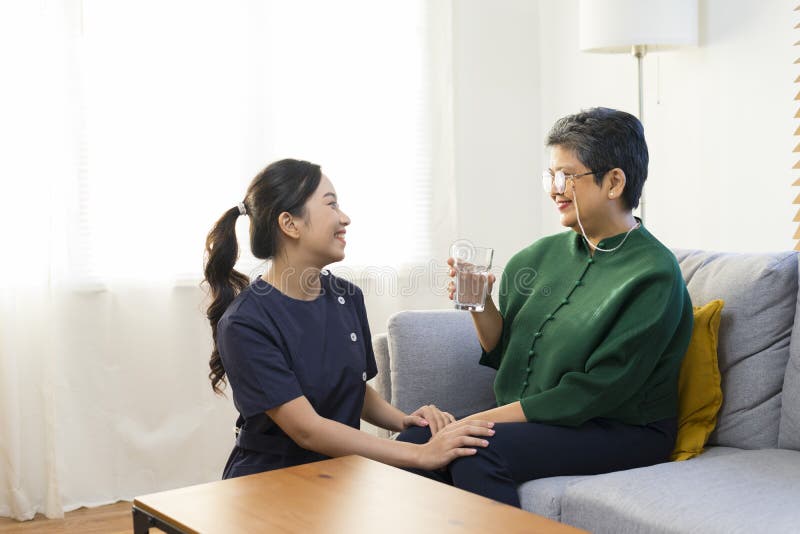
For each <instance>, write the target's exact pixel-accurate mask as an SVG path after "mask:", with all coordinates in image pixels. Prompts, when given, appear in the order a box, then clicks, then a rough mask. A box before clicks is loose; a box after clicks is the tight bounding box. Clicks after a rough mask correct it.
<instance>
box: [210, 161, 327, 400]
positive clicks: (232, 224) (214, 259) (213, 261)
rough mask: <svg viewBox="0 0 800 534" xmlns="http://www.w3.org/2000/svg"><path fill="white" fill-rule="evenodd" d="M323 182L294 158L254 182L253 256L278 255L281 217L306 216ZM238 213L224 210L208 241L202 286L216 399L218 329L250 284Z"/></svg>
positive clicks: (250, 208) (248, 204)
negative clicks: (241, 268)
mask: <svg viewBox="0 0 800 534" xmlns="http://www.w3.org/2000/svg"><path fill="white" fill-rule="evenodd" d="M321 178H322V171H321V169H320V167H319V165H314V164H313V163H309V162H307V161H299V160H294V159H284V160H280V161H276V162H275V163H272V164H271V165H269V166H268V167H267V168H266V169H264V170H263V171H261V172H260V173H259V174H258V175H257V176H256V177H255V178H253V181H252V182H251V183H250V186H249V187H248V188H247V195H246V197H245V200H244V202H243V205H244V208H245V210H246V212H247V216H248V217H249V219H250V250H251V252H252V253H253V256H255V257H256V258H259V259H262V260H268V259H270V258H272V257H274V256H275V253H276V252H277V249H278V248H279V246H280V238H279V232H280V230H279V228H278V216H279V215H280V214H281V213H283V212H289V213H291V214H292V215H294V216H295V217H303V216H304V215H305V210H304V207H305V203H306V201H307V200H308V199H309V197H311V195H312V194H314V191H316V190H317V187H318V186H319V182H320V180H321ZM240 214H241V212H240V211H239V207H238V206H237V207H233V208H231V209H229V210H228V211H226V212H225V213H224V214H223V215H222V217H220V218H219V220H218V221H217V222H216V224H214V227H213V228H212V229H211V231H210V232H209V233H208V237H206V258H205V271H204V272H205V279H204V280H203V283H204V284H205V285H207V286H208V292H209V296H210V297H211V304H210V305H209V306H208V311H207V314H206V315H207V317H208V321H209V322H210V323H211V336H212V338H213V342H214V347H213V350H212V352H211V358H210V359H209V362H208V365H209V367H210V368H211V371H210V372H209V373H208V378H209V379H211V387H212V389H213V390H214V392H215V393H218V394H220V393H222V388H221V387H220V385H219V383H220V382H222V383H223V384H224V383H225V368H224V367H223V365H222V358H221V357H220V354H219V347H218V345H217V324H218V323H219V320H220V319H221V318H222V315H223V314H224V313H225V310H227V309H228V306H230V304H231V302H233V300H234V299H235V298H236V295H238V294H239V293H240V292H241V291H242V290H244V289H245V288H246V287H247V285H248V283H249V282H250V280H249V279H248V278H247V276H245V275H244V274H242V273H240V272H238V271H236V270H235V269H234V266H235V265H236V260H237V259H238V258H239V245H238V242H237V241H236V220H237V219H238V218H239V215H240Z"/></svg>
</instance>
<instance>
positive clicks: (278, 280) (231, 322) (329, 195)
mask: <svg viewBox="0 0 800 534" xmlns="http://www.w3.org/2000/svg"><path fill="white" fill-rule="evenodd" d="M241 215H247V217H248V218H249V219H250V249H251V250H252V253H253V255H254V256H255V257H257V258H260V259H264V260H267V259H269V260H271V263H270V267H269V269H268V270H267V272H266V273H264V274H263V275H262V276H260V277H259V278H256V279H255V280H254V281H253V282H250V281H249V280H248V279H247V277H246V276H244V275H243V274H241V273H239V272H237V271H235V270H234V264H235V263H236V259H237V258H238V246H237V241H236V231H235V228H236V220H237V219H238V217H239V216H241ZM349 224H350V218H349V217H348V216H347V215H346V214H345V213H344V212H343V211H342V210H341V209H340V208H339V204H338V201H337V196H336V191H335V189H334V188H333V184H332V183H331V182H330V180H329V179H328V177H327V176H325V175H324V174H322V172H321V170H320V167H319V166H317V165H314V164H312V163H308V162H306V161H297V160H291V159H286V160H281V161H278V162H275V163H273V164H271V165H270V166H268V167H267V168H266V169H264V170H263V171H262V172H261V173H260V174H258V176H256V177H255V178H254V179H253V181H252V183H251V184H250V186H249V187H248V189H247V195H246V196H245V199H244V201H243V202H241V203H239V205H238V206H235V207H233V208H231V209H229V210H228V211H226V212H225V213H224V214H223V215H222V217H221V218H220V219H219V220H218V221H217V223H216V224H215V225H214V228H213V229H212V230H211V232H210V233H209V234H208V238H207V240H206V263H205V283H206V284H207V286H208V288H209V293H210V296H211V299H212V301H211V304H210V306H209V308H208V319H209V321H210V323H211V331H212V336H213V340H214V348H213V352H212V353H211V359H210V362H209V365H210V367H211V372H210V373H209V378H210V379H211V385H212V387H213V389H214V391H215V392H217V393H221V386H220V383H221V382H222V383H223V384H224V382H225V380H226V377H227V380H228V381H230V384H231V388H232V391H233V402H234V405H235V407H236V409H237V411H238V412H239V417H238V419H237V422H236V445H235V446H234V447H233V451H232V452H231V454H230V457H229V458H228V462H227V465H226V466H225V470H224V472H223V478H231V477H237V476H242V475H247V474H252V473H257V472H261V471H267V470H270V469H277V468H281V467H287V466H291V465H297V464H302V463H307V462H312V461H316V460H321V459H325V458H326V457H333V456H342V455H348V454H358V455H361V456H365V457H367V458H372V459H374V460H378V461H381V462H385V463H387V464H391V465H395V466H398V467H416V468H420V469H438V468H441V467H443V466H445V465H447V464H448V463H450V462H451V461H452V460H453V459H455V458H458V457H461V456H467V455H471V454H475V452H476V450H477V449H476V448H481V447H486V445H487V442H486V440H485V439H483V437H482V436H491V435H493V434H494V431H493V430H492V426H493V423H490V422H486V421H481V420H470V421H462V422H458V423H453V424H450V423H452V421H453V418H452V416H451V415H450V414H447V413H445V412H441V411H440V410H438V409H436V408H435V407H434V406H423V407H421V408H420V409H418V410H417V411H415V412H414V413H412V414H408V415H407V414H405V413H403V412H401V411H400V410H398V409H396V408H394V407H393V406H391V405H390V404H389V403H387V402H386V401H385V400H383V398H382V397H381V396H380V395H378V393H377V392H376V391H375V390H374V389H372V388H371V387H370V386H368V385H367V383H366V382H367V380H369V379H370V378H372V377H373V376H375V375H376V374H377V369H376V365H375V355H374V354H373V352H372V340H371V338H370V331H369V326H368V325H367V316H366V311H365V308H364V297H363V294H362V293H361V290H360V289H359V288H358V287H356V286H355V285H353V284H350V283H349V282H347V281H345V280H343V279H340V278H337V277H335V276H334V275H333V274H331V273H330V272H329V271H328V270H326V269H325V266H327V265H329V264H330V263H333V262H337V261H341V260H342V259H343V258H344V249H345V246H346V241H345V234H346V228H347V226H348V225H349ZM360 419H364V420H365V421H368V422H370V423H372V424H374V425H376V426H379V427H382V428H386V429H388V430H392V431H402V430H404V429H406V428H409V427H411V426H427V427H430V428H432V429H433V431H434V433H435V434H436V436H435V438H433V439H431V440H430V441H426V443H424V444H421V445H415V444H410V443H403V442H398V441H392V440H387V439H381V438H378V437H375V436H372V435H370V434H367V433H365V432H361V431H360V430H359V423H360Z"/></svg>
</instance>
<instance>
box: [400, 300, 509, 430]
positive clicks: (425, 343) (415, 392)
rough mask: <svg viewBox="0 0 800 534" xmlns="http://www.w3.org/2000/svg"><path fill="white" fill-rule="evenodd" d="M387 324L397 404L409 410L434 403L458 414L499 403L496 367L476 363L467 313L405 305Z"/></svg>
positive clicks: (476, 345) (476, 347)
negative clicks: (409, 308) (495, 387)
mask: <svg viewBox="0 0 800 534" xmlns="http://www.w3.org/2000/svg"><path fill="white" fill-rule="evenodd" d="M387 328H388V332H387V337H388V349H389V350H388V352H389V369H390V374H389V378H388V382H389V387H390V388H391V397H390V399H389V401H390V402H391V403H392V404H393V405H394V406H396V407H398V408H399V409H401V410H403V411H404V412H406V413H410V412H412V411H414V410H416V409H417V408H419V407H420V406H422V405H423V404H435V405H436V406H437V407H439V408H440V409H442V410H445V411H448V412H450V413H452V414H453V415H455V416H456V417H462V416H465V415H469V414H471V413H475V412H479V411H482V410H486V409H488V408H492V407H494V406H496V401H495V397H494V393H493V391H492V383H493V381H494V374H495V371H494V369H490V368H488V367H484V366H481V365H479V364H478V360H479V359H480V355H481V347H480V344H479V343H478V337H477V335H476V334H475V327H474V326H473V324H472V319H471V318H470V316H469V314H468V313H465V312H460V311H456V310H436V311H403V312H399V313H396V314H394V315H393V316H392V317H390V318H389V322H388V325H387Z"/></svg>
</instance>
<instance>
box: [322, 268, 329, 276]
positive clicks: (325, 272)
mask: <svg viewBox="0 0 800 534" xmlns="http://www.w3.org/2000/svg"><path fill="white" fill-rule="evenodd" d="M328 272H329V271H328V269H322V270H321V271H320V273H322V274H324V275H325V276H328Z"/></svg>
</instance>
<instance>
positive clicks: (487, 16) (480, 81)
mask: <svg viewBox="0 0 800 534" xmlns="http://www.w3.org/2000/svg"><path fill="white" fill-rule="evenodd" d="M537 11H538V10H537V6H536V3H535V2H531V1H530V0H501V1H491V2H488V1H484V0H457V1H455V2H453V68H454V106H453V109H454V119H455V134H454V136H455V176H456V188H457V191H456V194H457V196H456V199H457V204H456V205H457V209H456V220H457V233H458V237H459V238H463V239H470V240H472V241H473V242H475V244H476V245H481V246H489V247H493V248H494V249H495V265H497V266H498V267H501V266H502V265H504V264H505V263H506V261H507V260H508V258H509V257H511V256H512V255H513V254H514V253H515V252H517V251H518V250H519V249H521V248H523V247H524V246H526V245H528V244H530V243H531V242H533V241H534V240H535V239H536V238H538V237H539V236H540V235H541V230H540V217H539V213H538V199H539V196H541V195H540V194H539V189H540V186H539V182H538V181H537V180H532V179H531V177H535V176H538V175H539V173H540V171H539V165H540V163H539V152H540V150H539V149H538V147H540V146H541V144H542V126H541V118H540V114H539V99H540V88H539V56H538V54H537V52H536V51H537V49H538V46H539V44H538V41H539V39H538V37H537V31H536V28H537V25H538V14H537Z"/></svg>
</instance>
